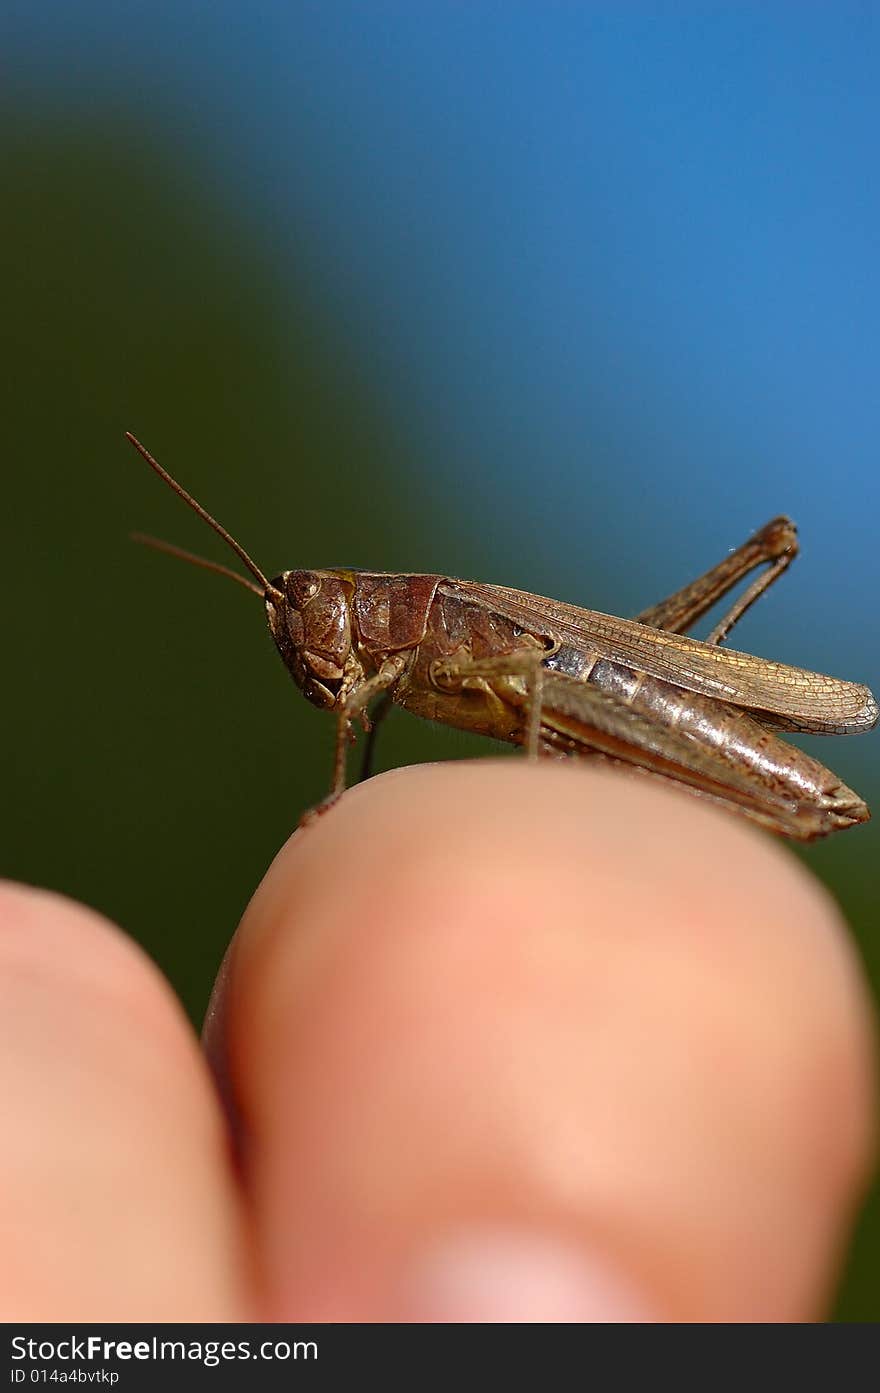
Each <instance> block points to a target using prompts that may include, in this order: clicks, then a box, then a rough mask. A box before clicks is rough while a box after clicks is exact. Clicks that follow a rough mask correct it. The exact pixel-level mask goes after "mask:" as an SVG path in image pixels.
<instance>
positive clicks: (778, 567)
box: [636, 517, 798, 644]
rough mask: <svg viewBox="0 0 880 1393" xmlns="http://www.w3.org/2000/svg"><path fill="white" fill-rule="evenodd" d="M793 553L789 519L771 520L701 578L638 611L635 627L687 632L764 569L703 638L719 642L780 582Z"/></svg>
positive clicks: (794, 543) (793, 532) (793, 535)
mask: <svg viewBox="0 0 880 1393" xmlns="http://www.w3.org/2000/svg"><path fill="white" fill-rule="evenodd" d="M797 554H798V539H797V528H796V527H795V525H794V523H793V522H792V521H791V518H787V517H778V518H773V519H771V521H770V522H768V523H765V525H764V526H763V527H761V528H759V529H758V531H757V532H755V533H754V534H753V535H752V536H751V537H749V539H748V541H746V542H743V544H742V546H740V547H737V549H736V551H733V552H731V553H730V555H729V556H726V557H725V558H724V560H723V561H719V563H718V565H717V566H713V567H712V568H711V570H709V571H706V573H705V575H702V576H698V577H697V579H696V580H693V581H691V583H690V584H689V585H685V586H683V587H682V589H681V590H676V591H675V593H674V594H673V595H669V596H668V597H667V598H666V599H665V600H661V601H660V603H659V604H657V605H652V606H651V607H650V609H644V610H642V612H641V614H637V615H636V619H637V620H638V622H639V623H640V624H649V625H650V626H651V627H652V628H654V629H665V630H666V631H667V633H672V634H683V633H686V632H687V630H688V629H690V628H691V627H692V626H693V625H694V624H696V622H697V620H698V619H701V618H702V616H703V615H704V614H706V613H707V612H708V611H709V610H710V609H712V607H713V605H715V604H717V603H718V601H719V600H722V599H723V598H724V596H725V595H726V594H728V592H729V591H731V590H732V589H733V587H734V586H735V585H737V584H738V583H739V581H741V580H742V579H743V578H744V577H745V576H747V575H748V574H749V572H750V571H753V570H754V569H755V567H756V566H764V565H766V567H767V569H766V571H764V572H763V574H762V575H759V576H756V577H755V579H754V580H753V581H752V582H751V584H750V585H748V586H747V587H746V589H745V590H744V591H743V593H742V594H741V595H740V596H739V598H738V599H737V600H735V601H734V603H733V604H732V605H731V607H730V609H729V610H728V611H727V613H726V614H725V615H724V617H723V618H722V619H721V620H720V621H719V623H718V624H716V626H715V628H714V629H713V630H712V632H711V634H709V637H708V638H707V639H706V642H707V643H711V644H719V643H723V642H724V640H725V638H726V637H727V635H728V634H729V633H730V631H731V629H732V628H733V626H734V624H736V623H737V622H738V620H740V619H741V618H742V616H743V615H744V614H745V612H746V610H747V609H750V608H751V606H752V605H753V604H754V603H755V601H756V600H757V599H759V598H760V597H761V595H763V593H764V591H765V590H768V589H769V588H770V586H771V585H772V584H773V582H774V581H775V580H778V579H779V577H780V576H781V575H782V572H783V571H785V570H787V569H788V567H789V566H790V565H791V563H792V561H793V560H794V558H795V557H796V556H797Z"/></svg>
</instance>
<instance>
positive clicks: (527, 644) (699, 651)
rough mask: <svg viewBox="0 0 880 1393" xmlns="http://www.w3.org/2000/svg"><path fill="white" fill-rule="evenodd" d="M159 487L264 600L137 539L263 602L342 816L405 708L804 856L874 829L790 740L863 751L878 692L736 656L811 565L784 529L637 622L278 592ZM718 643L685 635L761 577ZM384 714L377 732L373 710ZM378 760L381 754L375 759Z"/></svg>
mask: <svg viewBox="0 0 880 1393" xmlns="http://www.w3.org/2000/svg"><path fill="white" fill-rule="evenodd" d="M126 434H127V436H128V439H129V440H130V441H131V443H132V445H134V447H135V449H136V450H138V451H139V452H140V454H141V455H142V456H143V457H144V459H145V460H146V461H147V463H148V464H149V465H150V466H151V467H152V468H153V469H154V470H155V471H156V473H157V474H158V475H159V476H160V478H162V479H164V480H165V482H166V483H167V484H168V485H169V486H170V487H171V488H172V489H173V490H174V492H175V493H177V494H178V495H179V496H180V497H181V498H182V499H183V500H184V501H185V502H186V503H188V504H189V506H190V507H191V508H193V509H194V510H195V512H197V513H198V514H199V516H200V517H201V518H203V519H204V521H205V522H207V523H208V524H209V526H210V527H212V528H213V529H214V531H215V532H217V533H218V534H219V535H220V536H221V537H222V538H223V540H224V541H225V542H226V543H227V544H228V545H229V546H230V547H231V548H232V550H233V551H234V552H235V553H236V555H237V556H238V557H239V559H240V560H241V561H242V562H243V563H244V565H245V566H246V567H247V568H248V570H249V571H250V572H251V574H252V575H253V576H254V578H255V580H256V581H257V582H258V584H256V585H254V584H253V583H252V582H251V581H249V580H246V579H245V577H244V576H241V575H239V574H238V572H236V571H233V570H231V569H230V568H229V567H226V566H222V565H220V564H219V563H216V562H212V561H206V560H204V559H203V558H201V557H197V556H193V555H191V553H189V552H184V551H182V550H181V549H180V548H178V547H174V546H171V545H169V544H168V543H165V542H158V541H156V539H155V538H150V537H143V536H138V538H137V540H139V541H143V542H146V543H148V544H149V545H151V546H155V547H158V548H159V549H160V550H163V551H167V552H170V553H171V554H172V555H176V556H179V557H181V558H182V559H184V560H187V561H192V562H194V563H195V564H196V565H201V566H205V567H206V568H207V569H208V570H213V571H217V572H219V573H220V574H222V575H227V576H230V577H231V578H232V579H233V580H237V581H239V582H240V583H241V584H242V585H245V586H246V587H247V588H248V589H249V590H252V591H254V592H255V593H256V594H258V595H259V596H260V597H261V598H262V599H263V601H264V603H265V606H266V615H267V618H268V621H269V628H270V630H271V632H272V637H273V638H274V640H275V643H276V645H277V647H278V651H279V653H280V654H281V657H282V659H283V661H284V664H285V666H286V667H287V669H288V671H289V672H290V674H291V676H292V677H293V680H294V681H295V682H296V684H297V686H298V687H299V688H300V689H301V691H302V692H303V695H304V696H306V697H307V698H308V700H309V701H311V702H313V703H314V704H315V705H316V706H320V707H323V708H324V709H325V710H328V711H333V712H334V713H335V714H336V718H337V727H336V753H335V759H334V766H333V785H332V789H331V792H330V794H329V795H328V797H327V798H326V799H325V800H324V802H323V803H322V804H320V805H319V809H317V810H316V811H323V810H324V809H325V808H327V807H330V806H331V805H332V804H333V803H334V802H335V801H336V800H337V799H338V798H339V797H340V795H341V794H342V792H343V791H344V789H345V783H346V756H347V752H348V746H349V743H350V740H351V739H352V738H353V737H352V727H353V724H354V722H355V721H359V722H360V723H361V724H362V725H363V727H364V729H365V730H366V731H367V732H371V731H372V732H373V733H374V731H375V721H376V720H378V719H379V718H380V717H381V715H384V713H385V711H386V710H387V709H388V706H389V705H390V704H391V703H394V704H396V705H397V706H402V707H404V708H405V709H406V710H407V711H412V712H414V713H415V715H417V716H424V717H426V718H427V719H428V720H432V721H441V722H444V723H445V724H447V725H452V726H457V727H459V728H460V729H462V730H470V731H476V732H477V733H479V734H482V735H488V736H491V737H493V738H494V739H496V740H506V741H509V742H511V743H512V744H516V745H523V746H524V747H525V749H526V751H527V752H528V754H529V755H531V756H533V757H536V756H538V755H541V754H545V755H551V756H557V757H566V756H572V755H575V756H586V755H590V756H593V757H599V758H602V759H604V760H606V761H610V762H612V763H615V764H624V765H627V766H629V767H635V768H637V769H639V770H640V771H641V772H643V773H647V774H649V775H652V776H654V777H659V778H662V779H665V780H674V781H675V782H676V783H679V784H681V785H683V786H685V787H686V788H688V789H690V790H691V791H692V792H694V793H696V794H698V795H699V796H701V797H703V798H706V799H710V800H711V801H713V802H715V803H719V804H722V805H723V806H725V807H727V808H730V809H731V810H732V811H735V812H737V813H740V814H741V815H743V816H745V817H747V818H750V819H751V820H752V821H753V822H757V823H760V824H761V825H762V826H763V827H767V828H769V829H770V830H771V831H774V832H778V833H780V834H781V835H783V836H787V837H792V838H795V839H797V840H799V841H812V840H813V839H815V838H817V837H824V836H827V835H828V834H829V833H831V832H834V831H836V830H837V829H838V828H843V827H852V826H853V825H855V824H856V823H859V822H866V821H867V820H868V818H869V817H870V813H869V812H868V809H867V807H866V806H865V804H864V803H863V801H862V800H861V798H859V797H858V795H857V794H855V793H853V791H852V790H851V789H849V788H847V787H846V786H845V785H844V784H843V783H841V781H840V780H839V779H838V778H837V776H836V775H835V774H833V773H832V772H831V770H829V769H826V768H825V767H824V766H823V765H822V764H820V763H819V762H818V760H815V759H813V758H811V757H810V756H809V755H807V754H805V753H804V752H803V751H802V750H800V749H798V748H796V747H795V746H792V745H790V744H788V743H787V742H786V741H785V740H782V739H781V738H780V736H779V735H777V734H775V733H774V732H775V731H802V732H809V733H811V734H823V735H849V734H852V733H855V732H857V731H863V730H870V729H871V727H872V726H874V725H875V724H876V721H877V716H878V707H877V702H876V701H875V700H874V697H873V696H872V695H871V693H870V691H868V689H867V687H863V686H859V685H858V684H856V683H854V682H844V681H841V680H840V679H838V678H836V677H824V676H822V675H821V674H820V673H816V672H807V671H804V670H803V669H801V668H796V667H788V666H786V665H785V664H783V663H776V662H772V661H770V660H768V659H766V658H756V657H752V656H750V655H749V654H746V653H736V652H734V651H732V650H731V649H727V648H722V646H721V644H722V642H723V641H724V639H725V638H726V637H727V634H728V633H729V632H730V630H731V629H732V628H733V626H734V624H735V623H736V622H737V620H738V619H739V618H740V617H741V616H742V615H743V614H744V613H745V611H746V610H747V609H748V608H749V606H750V605H752V604H754V602H755V600H757V599H758V597H759V596H760V595H761V594H763V592H764V591H765V590H766V589H767V588H768V586H770V585H772V583H773V581H775V580H776V579H777V577H778V576H780V575H781V574H782V572H783V571H784V570H785V569H786V568H787V567H788V566H789V565H790V564H791V562H792V561H793V559H794V557H795V556H796V555H797V551H798V543H797V533H796V529H795V526H794V524H793V523H792V522H791V521H790V520H789V519H788V518H785V517H778V518H774V519H773V520H772V521H771V522H768V523H767V525H766V526H765V527H762V528H761V529H760V530H759V531H758V532H756V533H755V534H754V536H752V537H750V538H749V540H748V541H747V542H744V543H743V545H742V546H741V547H738V548H737V550H736V551H734V552H732V553H731V554H730V555H729V556H727V557H726V558H725V559H724V560H723V561H721V562H719V564H718V565H717V566H714V567H713V568H712V569H711V570H710V571H707V572H706V574H705V575H703V576H700V577H699V579H698V580H695V581H693V582H691V584H690V585H686V586H685V587H684V588H683V589H682V590H677V591H676V592H675V594H674V595H670V596H669V598H668V599H666V600H662V601H661V602H660V604H658V605H653V606H652V607H651V608H650V609H646V610H643V611H642V613H641V614H638V615H636V617H635V619H616V618H614V617H613V616H611V615H607V614H599V613H598V612H597V611H595V610H589V609H580V608H579V607H577V606H576V605H568V604H563V603H562V602H560V601H558V600H550V599H545V598H543V597H542V596H539V595H530V594H528V593H526V592H525V591H521V590H509V589H507V588H506V587H505V586H502V585H483V584H480V583H478V582H476V581H470V580H455V579H453V578H452V577H449V576H441V575H394V574H390V573H386V572H382V571H358V570H349V569H345V568H336V569H330V570H318V571H305V570H296V571H282V572H281V574H280V575H278V576H275V577H274V579H272V580H268V579H267V578H266V576H264V575H263V572H262V571H261V570H260V569H259V567H258V566H256V565H255V564H254V562H253V561H252V560H251V558H250V557H249V556H248V555H247V553H246V552H245V550H244V548H243V547H241V546H240V545H239V543H238V542H236V541H235V539H234V538H233V537H232V536H230V534H229V533H228V532H227V531H226V529H225V528H224V527H221V526H220V524H219V523H218V522H217V521H216V520H215V519H214V518H213V517H211V515H210V514H209V513H208V512H206V511H205V509H204V508H203V507H202V506H201V505H200V504H199V503H197V502H196V501H195V499H194V498H192V497H191V496H190V495H189V494H188V493H187V492H186V490H185V489H183V488H182V487H181V485H180V484H178V483H177V481H176V480H175V479H173V478H172V477H171V475H170V474H168V473H167V471H166V470H165V469H163V468H162V466H161V465H160V464H158V463H157V461H156V460H155V459H153V457H152V455H150V454H149V452H148V451H147V450H146V449H144V447H143V445H141V444H140V443H139V442H138V441H137V440H136V439H135V438H134V436H133V435H131V434H130V433H128V432H127V433H126ZM761 565H764V566H766V569H765V570H764V571H763V572H762V573H761V574H760V575H758V576H757V577H756V578H755V579H753V580H752V582H751V583H750V584H749V585H748V586H747V587H746V589H745V590H744V591H743V593H742V594H741V595H740V597H739V599H738V600H736V601H735V603H734V604H733V605H732V607H731V608H730V610H729V611H728V613H727V614H726V615H725V616H724V618H723V619H722V620H721V622H720V623H719V624H718V625H717V626H716V628H715V629H713V631H712V633H711V634H710V635H709V637H708V638H707V639H706V640H705V641H700V640H697V639H694V638H688V637H686V636H685V633H684V631H685V630H687V629H688V628H690V626H691V625H692V624H693V623H695V622H696V620H698V619H699V618H700V617H701V615H703V614H705V613H706V612H707V611H708V610H709V609H710V608H711V607H712V606H713V605H714V604H715V602H716V601H718V600H720V599H721V598H722V597H723V596H724V595H726V594H727V593H728V592H729V591H730V590H731V589H732V588H733V587H734V586H735V585H736V584H737V582H738V581H740V580H742V579H743V578H744V577H745V576H747V575H748V574H749V573H750V572H751V571H753V570H754V569H755V568H756V567H758V566H761ZM376 698H380V701H379V703H378V706H377V708H376V711H375V712H374V719H373V721H372V722H371V720H370V717H369V714H368V708H369V706H370V704H371V703H372V702H373V701H374V700H375V699H376ZM371 751H372V736H371V743H370V745H369V746H368V757H369V755H370V754H371Z"/></svg>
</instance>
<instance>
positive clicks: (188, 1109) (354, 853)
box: [0, 760, 874, 1321]
mask: <svg viewBox="0 0 880 1393" xmlns="http://www.w3.org/2000/svg"><path fill="white" fill-rule="evenodd" d="M0 926H2V932H0V1097H2V1098H3V1115H4V1121H3V1128H2V1130H3V1136H4V1141H3V1147H2V1153H0V1231H2V1247H0V1253H2V1257H0V1318H2V1319H5V1320H7V1321H9V1320H15V1321H22V1320H44V1321H84V1320H90V1321H94V1320H102V1321H119V1320H131V1321H139V1320H150V1321H161V1320H198V1321H235V1320H254V1319H270V1320H368V1321H395V1320H489V1321H495V1320H518V1319H519V1320H530V1319H531V1320H573V1321H581V1320H584V1321H590V1320H593V1321H604V1320H662V1321H669V1320H675V1321H678V1320H688V1321H689V1320H694V1321H801V1320H814V1319H821V1318H822V1317H823V1315H824V1314H826V1313H827V1311H828V1306H829V1301H830V1299H831V1296H832V1294H833V1290H834V1284H835V1280H836V1276H837V1273H838V1271H839V1264H840V1261H841V1255H842V1253H843V1251H844V1249H845V1244H846V1240H847V1237H848V1234H849V1230H850V1226H851V1223H852V1219H853V1215H854V1212H855V1209H856V1207H857V1205H858V1202H859V1199H860V1197H861V1195H862V1193H863V1190H864V1185H865V1182H866V1178H867V1175H868V1170H869V1167H870V1162H871V1158H872V1152H873V1103H872V1100H873V1095H874V1078H873V1028H872V1022H871V1016H870V1011H869V1007H868V1002H867V996H866V992H865V988H864V986H863V982H862V979H861V975H860V971H859V966H858V963H857V960H856V957H855V955H854V953H853V951H852V949H851V946H850V942H849V939H848V936H847V930H846V926H845V925H844V924H843V922H842V920H841V918H840V915H839V913H838V911H837V910H836V908H835V906H834V905H833V903H832V902H831V900H830V899H829V897H828V896H827V894H826V893H825V891H824V890H823V889H822V888H821V887H820V886H819V885H818V884H817V883H816V882H815V881H814V880H813V879H812V877H811V876H810V875H809V874H808V873H807V872H806V871H805V870H804V868H803V866H802V865H801V864H800V863H799V862H797V861H796V860H795V859H794V858H793V857H792V856H791V854H790V853H789V852H788V851H787V849H786V848H785V847H784V846H783V845H781V844H780V843H778V842H776V841H774V840H772V839H770V838H769V837H767V836H765V835H764V834H762V833H759V832H757V831H755V830H754V829H752V828H750V827H749V826H748V825H746V824H745V823H741V822H739V821H738V820H736V819H735V818H733V817H730V816H728V815H727V814H726V813H724V812H721V811H716V810H715V809H713V808H708V807H705V806H703V805H702V804H701V803H700V802H699V801H698V800H696V799H692V798H690V797H688V796H687V795H685V794H682V793H681V792H678V791H676V790H674V789H666V788H665V787H663V786H661V785H656V784H653V783H651V782H649V781H648V780H643V779H639V778H637V777H633V776H625V775H623V776H621V775H618V774H616V773H614V772H609V771H605V770H602V769H589V768H587V769H584V768H582V767H579V768H571V767H568V766H566V765H560V764H555V763H548V764H542V765H541V766H539V767H529V766H527V765H526V763H525V762H524V761H523V762H519V761H511V760H506V761H499V762H492V761H485V762H480V763H477V764H456V765H445V766H436V767H423V768H418V769H411V770H406V771H400V772H398V773H396V774H392V775H385V776H383V777H381V778H378V779H375V780H371V781H370V782H369V783H368V784H364V785H361V786H360V787H359V788H357V789H354V790H352V791H351V792H350V793H348V794H347V795H346V796H345V798H344V799H343V800H342V802H341V803H340V804H339V805H338V806H337V807H335V808H334V809H333V810H332V811H331V812H329V813H328V814H327V815H326V816H324V817H322V818H321V819H319V820H318V821H317V822H316V823H315V824H313V825H312V826H309V827H307V828H306V829H304V830H302V831H300V832H297V833H295V834H294V836H293V837H291V839H290V841H289V842H288V843H287V845H286V846H285V847H284V848H283V849H282V851H281V852H280V853H279V855H278V856H277V857H276V859H275V861H274V863H273V865H272V866H271V868H270V869H269V871H268V873H267V875H266V877H265V879H264V880H263V883H262V884H261V885H260V887H259V888H258V890H257V892H256V894H255V896H254V898H253V901H252V902H251V905H250V906H249V908H248V910H247V912H246V914H245V916H244V919H243V921H242V924H241V927H240V929H239V931H238V934H237V935H236V938H235V940H234V943H233V945H232V948H231V950H230V953H229V954H228V955H227V961H226V964H225V965H224V970H223V972H222V974H221V981H220V982H219V983H218V987H217V989H216V990H215V996H214V1000H213V1003H212V1007H211V1010H210V1012H209V1018H208V1026H207V1030H206V1040H207V1046H208V1055H209V1057H210V1064H209V1063H208V1062H206V1058H205V1054H204V1053H203V1052H202V1051H201V1050H200V1048H199V1045H198V1042H197V1041H196V1039H195V1037H194V1035H193V1033H192V1031H191V1029H190V1027H189V1026H188V1024H187V1022H186V1020H185V1018H184V1016H183V1013H182V1011H181V1009H180V1007H179V1005H178V1003H177V1001H176V999H175V997H174V995H173V993H172V991H171V988H170V987H169V986H168V984H167V983H166V982H165V981H164V980H163V979H162V978H161V976H160V975H159V973H158V972H157V970H156V969H155V968H154V967H153V966H152V964H151V963H150V962H149V961H148V960H147V959H146V958H145V957H144V956H143V954H142V953H141V952H140V950H139V949H138V948H137V947H136V946H135V945H134V944H133V943H132V942H131V941H130V940H129V939H128V938H126V937H125V936H124V935H123V934H122V933H120V931H119V930H117V929H115V928H114V927H113V926H112V925H110V924H108V923H107V922H106V921H105V920H103V919H101V918H100V917H99V916H98V915H96V914H94V913H93V912H92V911H90V910H87V909H85V908H82V907H80V906H77V905H75V904H73V903H71V902H69V901H66V900H64V899H62V898H59V897H57V896H54V895H50V894H47V893H45V892H41V891H37V890H32V889H29V888H25V887H23V886H15V885H12V884H6V885H5V886H4V887H3V888H2V891H0ZM215 1078H216V1079H218V1080H219V1082H220V1090H219V1092H218V1089H217V1087H216V1086H215ZM221 1095H222V1097H224V1098H225V1099H226V1101H227V1107H226V1108H224V1106H223V1105H222V1104H221V1101H220V1098H221Z"/></svg>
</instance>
